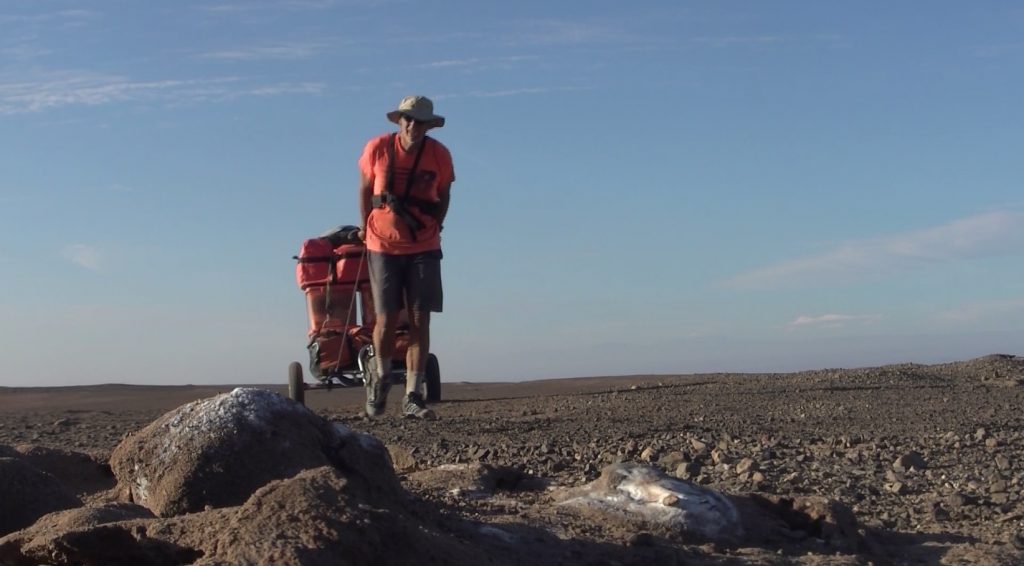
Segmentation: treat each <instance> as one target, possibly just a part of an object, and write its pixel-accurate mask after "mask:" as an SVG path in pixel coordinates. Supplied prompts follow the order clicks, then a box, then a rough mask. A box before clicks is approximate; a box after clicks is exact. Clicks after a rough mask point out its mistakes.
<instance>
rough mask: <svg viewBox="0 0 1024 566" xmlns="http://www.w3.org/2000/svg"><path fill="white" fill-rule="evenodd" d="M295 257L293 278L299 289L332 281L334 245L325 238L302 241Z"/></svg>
mask: <svg viewBox="0 0 1024 566" xmlns="http://www.w3.org/2000/svg"><path fill="white" fill-rule="evenodd" d="M295 259H297V260H299V263H298V265H296V266H295V280H296V282H297V283H298V284H299V288H300V289H307V288H309V287H311V286H314V285H326V284H328V283H333V281H332V279H333V275H334V246H332V245H331V242H330V241H329V240H328V239H327V238H313V239H311V240H306V241H305V242H302V247H300V248H299V255H297V256H295Z"/></svg>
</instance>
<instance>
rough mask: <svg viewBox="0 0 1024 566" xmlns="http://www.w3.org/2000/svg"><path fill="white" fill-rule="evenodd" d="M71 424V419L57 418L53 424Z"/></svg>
mask: <svg viewBox="0 0 1024 566" xmlns="http://www.w3.org/2000/svg"><path fill="white" fill-rule="evenodd" d="M70 425H71V420H70V419H57V420H56V421H54V423H53V426H70Z"/></svg>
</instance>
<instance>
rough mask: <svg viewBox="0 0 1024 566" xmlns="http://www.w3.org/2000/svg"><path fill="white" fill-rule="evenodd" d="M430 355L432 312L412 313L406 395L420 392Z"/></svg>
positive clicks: (406, 362)
mask: <svg viewBox="0 0 1024 566" xmlns="http://www.w3.org/2000/svg"><path fill="white" fill-rule="evenodd" d="M429 353H430V311H422V310H417V311H412V312H410V313H409V349H408V350H407V351H406V353H405V367H406V368H407V371H406V380H405V392H406V394H409V393H412V392H413V391H420V387H421V386H422V385H423V375H424V373H425V372H426V368H427V355H428V354H429ZM410 378H411V379H410Z"/></svg>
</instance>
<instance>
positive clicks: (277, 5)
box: [199, 0, 340, 13]
mask: <svg viewBox="0 0 1024 566" xmlns="http://www.w3.org/2000/svg"><path fill="white" fill-rule="evenodd" d="M339 3H340V2H339V1H338V0H272V1H264V2H219V3H210V4H206V5H204V6H200V8H199V9H200V10H202V11H204V12H215V13H216V12H220V13H238V12H254V11H258V10H281V9H285V10H322V9H325V8H331V7H334V6H336V5H338V4H339Z"/></svg>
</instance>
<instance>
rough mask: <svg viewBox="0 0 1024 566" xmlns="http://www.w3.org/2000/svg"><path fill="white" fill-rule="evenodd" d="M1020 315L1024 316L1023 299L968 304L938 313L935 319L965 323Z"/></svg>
mask: <svg viewBox="0 0 1024 566" xmlns="http://www.w3.org/2000/svg"><path fill="white" fill-rule="evenodd" d="M1021 315H1024V298H1020V299H1010V300H1006V301H982V302H977V303H969V304H965V305H961V306H959V307H957V308H955V309H950V310H947V311H944V312H941V313H938V314H937V315H935V318H936V319H937V320H940V321H945V322H957V323H965V322H978V321H982V320H990V319H993V318H1005V317H1008V316H1014V317H1020V316H1021Z"/></svg>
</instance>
